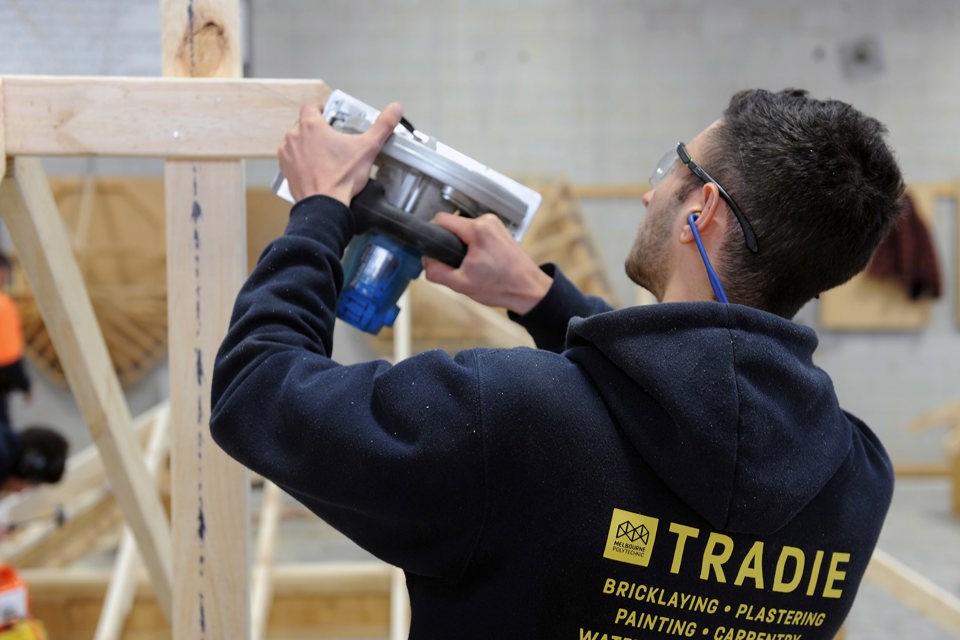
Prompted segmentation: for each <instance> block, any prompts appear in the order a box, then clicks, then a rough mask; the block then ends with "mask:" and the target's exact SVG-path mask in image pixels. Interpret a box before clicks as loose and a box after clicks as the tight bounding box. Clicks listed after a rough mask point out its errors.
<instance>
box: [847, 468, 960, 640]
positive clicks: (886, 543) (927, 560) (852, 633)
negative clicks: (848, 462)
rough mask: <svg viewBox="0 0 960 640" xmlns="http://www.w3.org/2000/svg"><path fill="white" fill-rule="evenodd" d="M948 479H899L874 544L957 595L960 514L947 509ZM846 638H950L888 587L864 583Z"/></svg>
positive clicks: (948, 506) (959, 562) (959, 586)
mask: <svg viewBox="0 0 960 640" xmlns="http://www.w3.org/2000/svg"><path fill="white" fill-rule="evenodd" d="M950 498H951V496H950V488H949V484H948V483H947V481H946V480H941V479H906V480H900V481H899V482H898V483H897V487H896V490H895V491H894V496H893V504H892V506H891V508H890V514H889V515H888V517H887V521H886V524H885V525H884V528H883V532H882V533H881V534H880V543H879V545H878V547H879V548H880V549H882V550H883V551H885V552H887V553H888V554H890V555H892V556H893V557H894V558H896V559H897V560H899V561H900V562H902V563H903V564H905V565H907V566H909V567H910V568H911V569H913V570H914V571H917V572H919V573H921V574H922V575H923V576H925V577H926V578H928V579H929V580H931V581H933V582H934V583H935V584H936V585H937V586H939V587H941V588H942V589H944V590H945V591H947V592H948V593H950V594H952V595H953V596H954V597H960V518H957V517H954V516H952V515H951V514H950ZM846 628H847V640H868V639H869V640H903V639H904V638H909V640H949V639H950V638H958V637H960V636H958V635H955V634H953V633H950V632H948V631H945V630H943V629H942V628H940V627H939V626H937V625H935V624H933V623H932V622H929V621H928V620H926V619H925V618H924V617H923V616H921V615H920V614H919V613H917V612H916V611H914V610H912V609H910V608H908V607H906V606H905V605H903V604H902V603H900V602H899V601H898V600H896V599H895V598H893V597H891V596H890V595H889V594H888V593H887V592H886V591H884V590H882V589H880V588H879V587H877V586H876V585H873V584H870V583H869V582H865V583H864V584H863V585H862V586H861V588H860V593H859V595H858V597H857V601H856V602H855V603H854V606H853V610H852V611H851V612H850V616H849V617H848V618H847V627H846Z"/></svg>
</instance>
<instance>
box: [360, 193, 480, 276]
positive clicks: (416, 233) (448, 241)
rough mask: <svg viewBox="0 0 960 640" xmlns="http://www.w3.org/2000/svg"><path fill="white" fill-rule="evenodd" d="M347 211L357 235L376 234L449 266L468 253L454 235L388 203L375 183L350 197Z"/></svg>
mask: <svg viewBox="0 0 960 640" xmlns="http://www.w3.org/2000/svg"><path fill="white" fill-rule="evenodd" d="M350 210H351V211H353V218H354V221H355V222H356V226H357V233H363V232H364V231H369V230H374V231H379V232H381V233H383V234H386V235H388V236H391V237H393V238H395V239H396V240H399V241H400V242H402V243H405V244H407V245H409V246H411V247H413V248H415V249H416V250H417V251H419V252H420V253H422V254H423V255H425V256H427V257H428V258H434V259H435V260H439V261H440V262H443V263H444V264H448V265H450V266H451V267H459V266H460V263H461V262H463V257H464V256H465V255H466V254H467V245H465V244H464V243H463V241H462V240H460V238H458V237H457V236H456V235H455V234H453V233H451V232H449V231H447V230H446V229H444V228H442V227H439V226H437V225H435V224H431V223H430V222H425V221H424V220H421V219H419V218H416V217H414V216H413V215H411V214H409V213H407V212H406V211H404V210H403V209H401V208H399V207H397V206H394V205H393V204H391V203H390V202H388V201H387V198H386V195H385V194H384V191H383V186H382V185H380V184H379V183H378V182H376V181H374V180H370V181H369V182H367V184H366V186H365V187H364V188H363V190H362V191H361V192H360V193H358V194H357V195H356V196H355V197H354V198H353V200H352V201H351V202H350Z"/></svg>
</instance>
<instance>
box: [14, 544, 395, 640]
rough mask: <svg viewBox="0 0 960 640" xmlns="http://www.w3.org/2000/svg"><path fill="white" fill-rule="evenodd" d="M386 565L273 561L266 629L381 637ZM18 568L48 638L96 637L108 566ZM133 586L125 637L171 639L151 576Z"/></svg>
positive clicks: (282, 634)
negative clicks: (271, 593) (270, 609)
mask: <svg viewBox="0 0 960 640" xmlns="http://www.w3.org/2000/svg"><path fill="white" fill-rule="evenodd" d="M390 571H391V569H390V567H388V566H387V565H385V564H381V563H378V562H357V563H314V564H297V565H289V564H282V565H278V566H275V567H274V569H273V573H274V605H273V608H272V611H271V615H270V620H269V627H268V628H269V637H271V638H312V639H314V640H320V639H323V638H326V639H333V638H338V639H341V640H342V639H343V638H385V637H386V636H387V633H388V627H389V620H388V618H389V609H390V603H389V598H390ZM19 573H20V576H21V578H23V580H24V581H25V582H26V583H27V584H28V585H29V586H30V600H31V610H32V612H33V615H34V617H36V618H37V619H38V620H42V621H43V622H44V625H45V626H46V627H47V632H48V634H49V636H50V637H51V638H56V639H57V640H87V639H89V638H91V637H93V630H94V626H95V624H96V621H97V615H98V614H99V611H100V606H101V602H102V600H103V597H104V596H103V594H104V590H105V589H106V585H107V581H108V580H109V577H110V574H109V571H107V570H106V569H97V568H74V569H71V570H70V571H69V572H64V571H60V570H51V569H24V570H22V571H20V572H19ZM132 590H133V591H134V598H135V599H134V605H133V609H132V611H131V613H130V616H129V617H128V620H127V623H126V624H125V625H124V630H123V637H125V638H137V639H138V640H154V639H155V640H169V639H170V637H171V633H170V626H169V623H167V622H166V620H164V618H163V616H162V615H161V614H160V612H159V610H158V608H157V606H156V602H155V600H154V598H153V593H152V589H151V588H150V585H149V583H148V582H147V581H146V580H144V579H143V576H138V579H137V581H136V583H135V584H134V585H133V587H132ZM208 637H209V636H208ZM231 640H232V639H231Z"/></svg>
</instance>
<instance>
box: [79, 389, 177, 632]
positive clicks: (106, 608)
mask: <svg viewBox="0 0 960 640" xmlns="http://www.w3.org/2000/svg"><path fill="white" fill-rule="evenodd" d="M152 426H153V431H152V432H151V433H150V442H149V443H148V444H147V450H146V453H145V454H144V465H145V466H146V468H147V473H149V474H150V476H151V477H152V478H153V479H154V481H156V477H157V475H158V474H159V471H160V465H161V464H162V463H163V462H164V461H165V460H166V457H167V453H169V451H170V438H169V435H170V428H169V427H170V410H169V408H168V409H166V410H164V411H161V412H160V415H158V416H157V417H156V419H155V420H154V421H153V425H152ZM139 566H140V555H139V554H138V553H137V546H136V539H135V538H134V537H133V532H132V531H130V527H128V526H125V527H124V528H123V536H122V539H121V541H120V547H119V549H118V551H117V559H116V561H115V562H114V565H113V574H112V575H111V576H110V585H109V586H108V587H107V593H106V595H105V596H104V598H103V607H102V608H101V609H100V620H99V621H98V622H97V630H96V632H95V633H94V636H93V638H94V640H116V639H117V638H120V637H122V635H123V625H124V622H126V619H127V614H129V613H130V609H131V607H133V599H134V596H135V595H136V579H137V569H138V567H139Z"/></svg>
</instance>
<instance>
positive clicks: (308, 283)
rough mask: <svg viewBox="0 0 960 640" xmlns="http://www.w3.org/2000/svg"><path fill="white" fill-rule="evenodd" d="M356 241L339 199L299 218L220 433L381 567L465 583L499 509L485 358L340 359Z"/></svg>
mask: <svg viewBox="0 0 960 640" xmlns="http://www.w3.org/2000/svg"><path fill="white" fill-rule="evenodd" d="M352 234H353V218H352V215H351V213H350V210H349V209H348V208H347V207H345V206H344V205H343V204H341V203H339V202H337V201H336V200H333V199H330V198H327V197H324V196H315V197H312V198H307V199H305V200H303V201H301V202H299V203H298V204H297V205H295V206H294V208H293V209H292V211H291V217H290V222H289V224H288V226H287V229H286V232H285V234H284V235H283V236H281V237H280V238H278V239H276V240H274V241H273V242H272V243H271V244H270V245H268V247H267V248H266V249H265V250H264V253H263V254H262V256H261V257H260V260H259V261H258V263H257V266H256V267H255V268H254V270H253V272H252V274H251V275H250V277H249V279H248V281H247V282H246V283H245V284H244V286H243V288H242V289H241V291H240V293H239V295H238V297H237V302H236V305H235V307H234V311H233V316H232V319H231V323H230V327H229V329H228V332H227V335H226V338H225V339H224V342H223V344H222V345H221V348H220V351H219V352H218V354H217V359H216V362H215V365H214V372H213V383H212V386H213V388H212V403H213V409H212V414H211V422H210V428H211V433H212V436H213V438H214V440H215V441H216V442H217V443H218V444H219V445H220V446H221V447H222V448H223V449H224V450H225V451H226V452H227V453H228V454H229V455H231V456H232V457H234V458H235V459H236V460H238V461H239V462H241V463H242V464H244V465H246V466H247V467H249V468H251V469H253V470H254V471H256V472H258V473H260V474H262V475H263V476H264V477H267V478H269V479H270V480H272V481H274V482H275V483H277V484H278V485H279V486H280V487H281V488H283V489H284V490H285V491H287V492H288V493H289V494H290V495H292V496H293V497H295V498H297V499H298V500H299V501H300V502H302V503H303V504H304V505H306V506H307V507H308V508H310V509H311V510H312V511H313V512H314V513H316V514H317V515H319V516H320V517H321V518H323V519H324V520H326V521H327V522H328V523H329V524H331V525H332V526H334V527H336V528H337V529H339V530H340V531H342V532H343V533H344V534H346V535H347V536H348V537H350V538H351V539H353V540H354V541H355V542H357V543H358V544H359V545H360V546H362V547H364V548H365V549H367V550H368V551H370V552H371V553H373V554H374V555H377V556H378V557H380V558H382V559H384V560H386V561H387V562H390V563H392V564H395V565H396V566H399V567H402V568H403V569H406V570H407V571H411V572H413V573H417V574H420V575H428V576H436V577H448V578H454V577H456V576H457V575H459V573H460V572H462V570H463V569H464V568H465V566H466V564H467V562H468V561H469V557H470V554H471V552H472V550H473V546H474V545H475V543H476V540H477V538H478V536H479V530H480V522H481V519H482V514H483V509H484V505H485V484H484V469H483V453H482V446H481V430H480V418H479V415H480V411H479V407H480V401H479V394H478V370H477V364H476V358H475V355H473V354H471V353H470V352H466V353H465V354H462V355H460V356H457V357H456V358H452V357H450V356H448V355H447V354H445V353H443V352H439V351H436V352H428V353H426V354H421V355H419V356H415V357H414V358H410V359H408V360H405V361H404V362H402V363H400V364H399V365H396V366H391V365H390V364H388V363H387V362H384V361H379V362H366V363H361V364H355V365H349V366H344V365H341V364H338V363H337V362H335V361H333V360H332V359H331V357H330V354H331V349H332V341H333V330H334V323H335V309H336V301H337V295H338V294H339V292H340V289H341V287H342V279H343V273H342V270H341V265H340V259H341V256H342V253H343V250H344V247H345V246H346V244H347V242H348V241H349V239H350V237H351V235H352Z"/></svg>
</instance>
